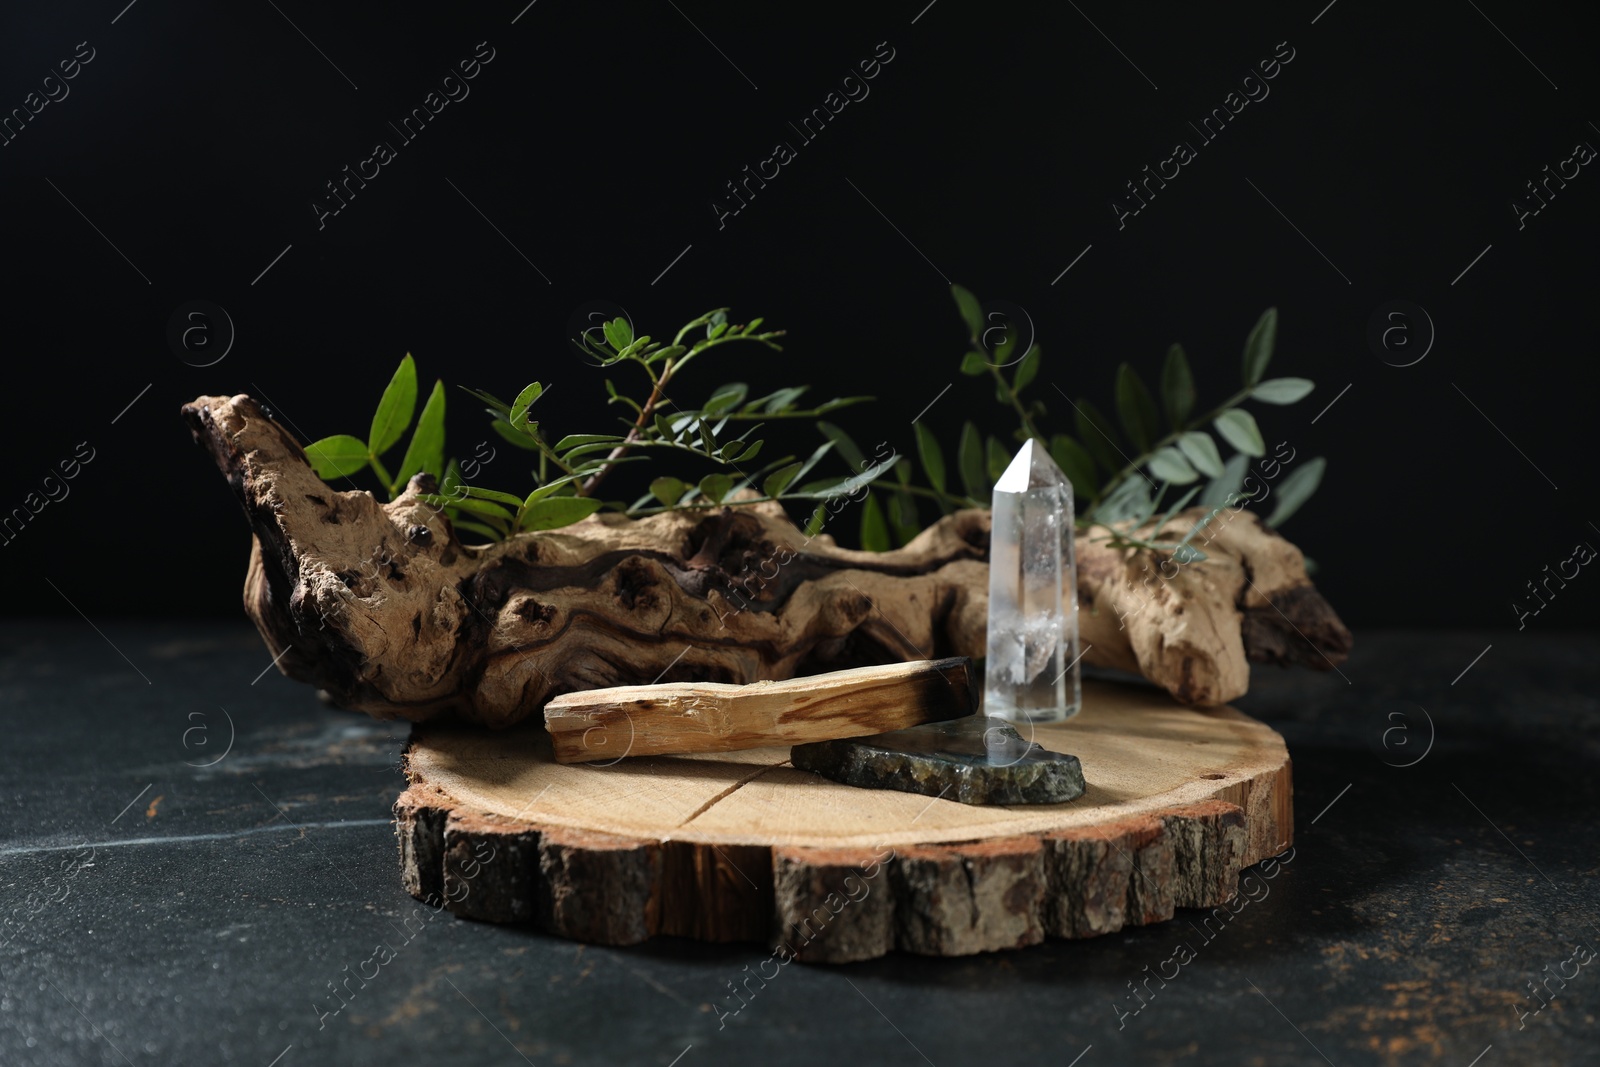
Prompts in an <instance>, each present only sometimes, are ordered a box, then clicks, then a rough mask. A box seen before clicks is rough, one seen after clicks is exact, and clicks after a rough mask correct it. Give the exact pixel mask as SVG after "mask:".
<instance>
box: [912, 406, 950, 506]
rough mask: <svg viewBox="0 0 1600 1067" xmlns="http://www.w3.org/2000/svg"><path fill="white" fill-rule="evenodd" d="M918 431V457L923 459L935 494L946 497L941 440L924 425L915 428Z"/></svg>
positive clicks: (919, 424) (923, 465)
mask: <svg viewBox="0 0 1600 1067" xmlns="http://www.w3.org/2000/svg"><path fill="white" fill-rule="evenodd" d="M915 429H916V431H917V455H919V456H921V457H922V468H923V469H924V470H926V471H927V472H928V484H929V485H931V486H933V490H934V492H936V493H938V494H939V495H940V496H943V495H944V485H945V481H944V453H943V452H942V451H941V450H940V448H939V439H938V438H937V437H935V436H934V435H933V431H932V430H930V429H928V428H927V427H926V426H924V425H922V423H920V422H919V423H917V424H916V426H915Z"/></svg>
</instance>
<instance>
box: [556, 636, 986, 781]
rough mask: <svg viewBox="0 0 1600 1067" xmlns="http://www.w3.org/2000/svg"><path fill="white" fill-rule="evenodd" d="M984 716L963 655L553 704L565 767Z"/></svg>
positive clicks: (630, 688) (593, 695)
mask: <svg viewBox="0 0 1600 1067" xmlns="http://www.w3.org/2000/svg"><path fill="white" fill-rule="evenodd" d="M977 708H978V687H977V683H976V679H974V678H973V675H972V661H971V660H969V659H966V658H964V657H959V656H958V657H952V658H950V659H942V660H918V661H913V662H910V663H886V664H883V665H881V666H877V667H856V668H854V669H853V670H845V671H829V672H827V673H826V674H814V675H809V676H807V677H805V678H794V679H790V680H789V681H785V682H770V681H768V682H752V683H750V684H749V685H724V684H719V683H717V682H669V683H666V684H662V685H620V686H612V687H611V688H609V689H588V690H584V691H583V692H579V693H567V694H565V695H563V696H558V697H556V698H555V699H554V700H552V701H550V703H548V704H546V705H545V706H544V724H545V729H547V730H549V731H550V740H551V741H552V743H553V744H554V745H555V754H556V760H557V761H558V762H561V763H591V762H594V761H595V760H618V759H622V758H623V757H624V756H668V755H674V754H677V753H683V752H734V751H737V750H738V749H741V748H761V747H763V746H768V745H798V744H804V743H806V742H809V741H828V740H832V739H835V738H841V737H862V736H866V735H870V734H882V733H888V732H889V731H891V730H900V729H904V728H905V727H908V726H920V725H922V724H924V723H930V722H943V721H946V720H949V719H959V718H962V717H967V716H971V715H972V713H973V712H975V711H976V710H977Z"/></svg>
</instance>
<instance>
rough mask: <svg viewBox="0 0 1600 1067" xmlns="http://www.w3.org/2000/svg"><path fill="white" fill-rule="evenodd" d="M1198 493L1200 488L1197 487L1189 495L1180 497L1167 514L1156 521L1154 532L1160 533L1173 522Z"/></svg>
mask: <svg viewBox="0 0 1600 1067" xmlns="http://www.w3.org/2000/svg"><path fill="white" fill-rule="evenodd" d="M1198 492H1200V487H1199V486H1198V485H1197V486H1195V487H1194V488H1192V489H1190V490H1189V491H1188V492H1187V493H1185V494H1183V496H1181V497H1179V498H1178V499H1177V500H1176V501H1175V502H1174V503H1173V505H1172V506H1171V507H1170V508H1168V509H1167V511H1166V514H1164V515H1162V516H1161V518H1159V519H1157V520H1156V524H1155V526H1154V527H1153V528H1152V532H1153V533H1160V532H1161V528H1162V527H1163V526H1165V525H1166V524H1167V523H1169V522H1171V521H1172V516H1174V515H1176V514H1177V513H1178V512H1180V511H1182V510H1183V509H1184V508H1186V507H1188V506H1189V501H1191V500H1193V499H1194V498H1195V494H1197V493H1198Z"/></svg>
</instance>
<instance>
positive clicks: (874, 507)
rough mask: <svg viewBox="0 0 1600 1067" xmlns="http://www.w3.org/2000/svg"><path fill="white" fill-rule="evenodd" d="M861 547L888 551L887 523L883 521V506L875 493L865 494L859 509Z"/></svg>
mask: <svg viewBox="0 0 1600 1067" xmlns="http://www.w3.org/2000/svg"><path fill="white" fill-rule="evenodd" d="M861 547H862V548H863V549H865V550H866V551H868V552H887V551H889V547H890V544H889V524H888V523H887V522H885V521H884V518H883V507H882V506H881V505H880V504H879V503H878V497H877V494H875V493H868V494H867V502H866V504H865V506H863V507H862V509H861Z"/></svg>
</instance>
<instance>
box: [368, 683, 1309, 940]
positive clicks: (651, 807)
mask: <svg viewBox="0 0 1600 1067" xmlns="http://www.w3.org/2000/svg"><path fill="white" fill-rule="evenodd" d="M1084 697H1085V700H1084V711H1083V712H1082V713H1081V714H1080V715H1079V716H1078V717H1077V718H1076V719H1074V720H1072V722H1070V723H1068V724H1065V725H1062V726H1051V727H1039V728H1038V734H1037V736H1036V737H1035V740H1038V741H1039V742H1040V743H1041V744H1043V745H1044V746H1045V747H1046V748H1050V749H1054V750H1059V751H1072V752H1073V753H1074V754H1075V755H1078V756H1079V757H1080V758H1081V759H1082V760H1083V765H1084V770H1085V774H1086V776H1087V777H1088V779H1089V791H1088V792H1087V793H1085V795H1084V796H1083V797H1080V798H1079V799H1078V800H1076V801H1073V802H1071V803H1069V804H1062V805H1051V806H1046V807H1036V808H998V809H980V808H973V807H971V806H969V805H962V804H956V803H954V802H949V801H940V800H937V799H934V800H932V801H931V802H930V799H929V798H927V797H923V796H918V795H915V794H909V793H898V792H894V791H890V790H863V789H856V788H853V787H850V786H845V785H841V784H839V783H834V782H829V781H827V780H826V779H822V778H820V777H819V776H816V775H811V774H807V773H805V772H801V771H797V770H795V769H794V768H793V767H791V766H789V765H788V762H787V755H788V751H787V749H783V748H766V749H753V750H747V751H743V752H733V753H719V754H713V755H708V756H704V757H644V758H640V759H628V760H624V761H622V762H620V763H618V764H616V765H615V766H613V767H610V768H606V767H602V766H599V765H596V764H572V765H562V764H557V763H556V762H555V761H554V759H553V756H552V753H551V747H550V741H549V738H548V736H547V735H545V734H544V733H543V731H542V730H539V729H537V727H536V725H535V724H532V723H530V724H525V725H524V726H522V727H518V728H516V729H514V730H512V731H506V732H499V733H488V732H486V731H483V730H481V729H476V728H472V727H467V726H445V725H440V724H419V725H417V726H415V727H414V728H413V732H412V739H411V741H410V743H409V744H408V746H407V748H406V753H405V766H406V774H407V777H408V779H409V781H410V785H409V786H408V788H407V789H406V790H405V791H404V792H403V793H402V794H401V795H400V797H399V799H398V800H397V801H396V802H395V806H394V812H395V829H396V835H397V837H398V838H399V845H400V861H401V877H402V882H403V884H404V886H405V888H406V890H407V891H408V892H410V893H411V894H412V895H413V896H415V897H418V898H420V899H423V900H427V901H430V902H434V903H439V902H442V904H443V906H444V907H446V908H448V909H449V910H450V911H452V912H453V913H454V914H456V915H459V916H462V917H465V918H472V919H478V920H481V921H487V922H500V923H522V924H528V925H531V926H533V927H536V928H538V929H541V930H544V931H547V932H550V933H553V934H557V935H559V936H561V937H566V938H571V939H574V940H578V941H585V942H591V943H597V944H607V945H629V944H636V943H638V942H641V941H645V940H647V939H649V938H650V937H652V936H654V935H656V934H668V935H678V936H684V937H692V938H696V939H699V940H703V941H713V942H734V941H756V942H762V943H765V944H767V945H769V946H773V947H775V948H776V950H777V952H778V953H779V954H780V955H779V958H780V959H782V958H796V959H800V960H802V961H806V962H817V963H845V962H850V961H855V960H865V959H872V958H875V957H878V956H882V955H884V954H885V953H888V952H890V951H892V950H896V949H898V950H900V951H904V952H911V953H918V954H923V955H931V956H960V955H968V954H972V953H978V952H989V951H997V950H1001V949H1011V948H1020V947H1024V946H1027V945H1032V944H1038V943H1039V942H1041V941H1043V940H1044V939H1045V938H1081V937H1092V936H1096V935H1100V934H1108V933H1113V932H1115V931H1117V930H1120V929H1122V928H1123V927H1124V926H1138V925H1146V924H1150V923H1157V922H1163V921H1165V920H1168V919H1171V918H1172V917H1173V914H1174V909H1176V908H1213V909H1214V908H1219V907H1222V906H1223V905H1226V904H1228V903H1229V902H1230V901H1231V900H1233V899H1235V898H1236V897H1237V896H1238V892H1239V877H1240V872H1241V871H1242V870H1243V868H1245V867H1248V866H1251V865H1253V864H1256V863H1259V862H1261V861H1263V860H1267V859H1270V858H1271V857H1273V856H1277V855H1278V854H1280V853H1281V852H1283V851H1284V850H1285V849H1287V848H1288V847H1289V846H1290V845H1291V844H1292V842H1293V833H1294V830H1293V795H1292V794H1293V788H1292V779H1291V765H1290V760H1289V755H1288V751H1287V748H1286V747H1285V745H1284V742H1283V738H1282V737H1281V736H1279V735H1278V734H1277V733H1276V732H1275V731H1273V730H1272V729H1271V728H1269V727H1267V726H1266V725H1265V724H1263V723H1260V722H1257V721H1256V720H1254V719H1251V718H1250V717H1248V716H1246V715H1244V714H1242V713H1241V712H1238V711H1236V710H1234V709H1233V708H1228V707H1222V708H1209V709H1190V708H1184V707H1182V706H1180V705H1178V704H1176V703H1174V702H1172V701H1171V700H1170V699H1169V698H1167V697H1166V696H1165V695H1163V694H1161V693H1159V692H1156V691H1151V690H1145V689H1142V688H1135V687H1127V686H1117V685H1112V684H1109V683H1089V684H1086V686H1085V693H1084ZM918 809H921V811H920V813H919V811H918ZM763 820H765V821H763ZM652 827H654V829H652ZM835 827H837V832H834V829H833V828H835Z"/></svg>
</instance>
